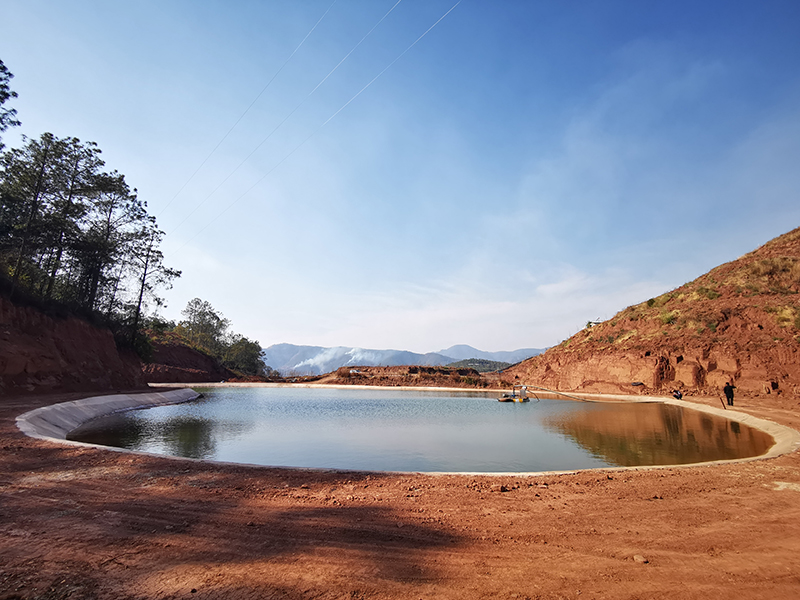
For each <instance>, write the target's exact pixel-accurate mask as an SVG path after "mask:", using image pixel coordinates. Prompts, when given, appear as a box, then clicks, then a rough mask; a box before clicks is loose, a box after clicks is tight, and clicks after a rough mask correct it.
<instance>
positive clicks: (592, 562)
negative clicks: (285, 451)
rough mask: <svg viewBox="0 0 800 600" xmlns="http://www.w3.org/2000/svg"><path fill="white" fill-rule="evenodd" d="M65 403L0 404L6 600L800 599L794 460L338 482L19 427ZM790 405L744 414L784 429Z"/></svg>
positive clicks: (0, 569) (799, 473) (0, 560)
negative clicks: (41, 409)
mask: <svg viewBox="0 0 800 600" xmlns="http://www.w3.org/2000/svg"><path fill="white" fill-rule="evenodd" d="M74 398H75V396H74V395H72V396H66V395H62V396H60V397H25V398H4V399H3V401H2V402H0V449H2V451H0V493H1V494H2V496H1V497H2V505H1V506H0V536H2V540H3V542H2V544H0V598H4V599H12V598H13V599H16V600H34V599H39V600H66V599H67V598H81V599H96V600H112V599H113V600H141V599H143V598H148V599H156V600H159V599H160V600H172V599H178V598H193V599H217V598H226V599H230V600H240V599H241V600H244V599H249V598H284V599H289V600H300V599H311V598H314V599H318V600H328V599H330V600H333V599H339V598H370V599H379V600H388V599H400V598H402V599H407V598H426V599H427V598H437V599H438V598H453V599H461V598H475V599H482V598H483V599H487V600H488V599H490V598H491V599H492V600H494V599H497V598H499V599H502V600H511V599H525V598H528V599H537V598H538V599H550V598H553V599H555V598H565V599H571V600H581V599H583V598H596V599H598V600H599V599H617V598H623V599H633V598H643V599H644V598H647V599H657V598H659V599H660V598H682V599H689V600H695V599H696V600H709V599H717V598H720V599H721V598H729V597H731V595H732V594H733V595H734V596H735V597H737V598H742V599H756V598H775V599H790V598H791V599H794V598H797V593H798V590H799V589H800V578H798V573H800V558H799V557H800V456H798V454H797V453H792V454H788V455H784V456H780V457H777V458H774V459H770V460H761V461H754V462H747V463H738V464H727V465H718V466H705V467H690V468H666V469H659V470H628V471H610V470H606V471H584V472H579V473H572V474H563V475H553V474H542V475H536V476H531V477H525V476H501V477H489V476H471V475H463V476H460V475H447V476H430V475H421V474H405V473H358V472H350V473H336V472H329V471H314V470H292V469H279V468H258V467H246V466H237V465H225V464H213V463H205V462H201V461H186V460H172V459H167V458H159V457H154V456H146V455H142V454H129V453H121V452H111V451H108V450H102V449H97V448H89V447H77V446H64V445H59V444H56V443H51V442H46V441H42V440H36V439H32V438H27V437H25V436H24V435H22V434H21V433H20V432H19V430H17V428H16V427H15V425H14V417H15V416H17V415H18V414H20V413H22V412H25V411H26V410H30V409H32V408H35V407H37V406H41V405H45V404H51V403H54V402H57V401H64V400H71V399H74ZM789 400H790V399H789V398H788V395H785V394H784V395H782V396H780V397H779V396H772V397H770V401H776V402H777V403H776V404H774V405H771V406H763V405H761V404H759V403H755V402H747V401H745V402H742V403H740V405H739V406H738V407H737V409H738V410H743V411H745V412H748V413H751V414H754V415H756V416H759V417H765V418H770V419H773V420H776V421H779V422H782V423H785V424H787V425H789V426H793V427H795V428H796V427H798V425H800V418H799V417H798V416H797V415H798V413H797V411H796V409H795V408H794V402H790V401H789ZM794 400H795V401H796V399H794ZM701 401H704V402H708V403H711V404H716V399H714V398H710V399H706V400H701ZM505 408H513V407H505Z"/></svg>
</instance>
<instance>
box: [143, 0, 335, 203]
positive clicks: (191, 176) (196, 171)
mask: <svg viewBox="0 0 800 600" xmlns="http://www.w3.org/2000/svg"><path fill="white" fill-rule="evenodd" d="M334 4H336V0H333V2H331V5H330V6H329V7H328V10H326V11H325V12H324V13H323V14H322V16H321V17H320V18H319V19H318V20H317V22H316V23H314V26H313V27H312V28H311V29H310V30H309V31H308V33H307V34H306V36H305V37H304V38H303V39H302V41H301V42H300V43H299V44H298V45H297V47H296V48H295V49H294V51H293V52H292V53H291V54H290V55H289V57H288V58H287V59H286V60H285V61H283V64H282V65H281V66H280V68H279V69H278V70H277V71H275V73H274V75H273V76H272V78H271V79H270V80H269V81H268V82H267V85H265V86H264V87H263V88H262V90H261V91H260V92H259V93H258V95H257V96H256V97H255V98H254V99H253V101H252V102H251V103H250V106H248V107H247V108H246V109H245V110H244V112H243V113H242V114H241V115H239V118H238V119H236V122H235V123H234V124H233V125H231V128H230V129H228V132H227V133H226V134H225V135H223V136H222V139H221V140H220V141H219V142H217V145H216V146H214V148H213V149H212V150H211V152H209V153H208V156H206V157H205V158H204V159H203V162H201V163H200V166H198V167H197V168H196V169H195V170H194V173H192V174H191V175H190V176H189V179H187V180H186V181H185V182H184V184H183V185H182V186H181V187H180V189H179V190H178V191H177V192H175V195H174V196H173V197H172V198H171V199H170V200H169V202H167V203H166V204H165V205H164V207H163V208H162V209H161V211H160V212H159V213H158V215H157V216H159V217H160V216H161V215H162V214H164V211H165V210H167V208H168V207H169V205H170V204H172V203H173V201H174V200H175V198H177V197H178V196H179V195H180V193H181V192H182V191H183V190H184V188H185V187H186V186H187V185H189V182H191V181H192V179H194V176H195V175H197V174H198V173H199V172H200V169H202V168H203V167H204V166H205V164H206V163H207V162H208V160H209V159H210V158H211V157H212V156H213V155H214V153H215V152H216V151H217V149H218V148H219V147H220V146H221V145H222V142H224V141H225V140H226V139H228V136H229V135H230V134H231V132H232V131H233V130H234V129H236V126H237V125H238V124H239V122H240V121H241V120H242V119H244V117H245V115H246V114H247V113H248V112H250V109H251V108H253V105H255V103H256V102H258V99H259V98H261V96H262V95H263V94H264V92H266V91H267V88H269V86H270V85H272V82H273V81H275V78H276V77H277V76H278V75H280V73H281V71H283V68H284V67H285V66H286V65H287V64H288V63H289V61H290V60H292V58H293V57H294V55H295V54H297V51H298V50H300V48H301V47H302V46H303V44H305V43H306V40H307V39H308V38H309V37H310V36H311V34H312V33H314V30H315V29H316V28H317V25H319V24H320V23H321V22H322V19H324V18H325V17H326V16H327V14H328V13H329V12H330V11H331V9H332V8H333V5H334Z"/></svg>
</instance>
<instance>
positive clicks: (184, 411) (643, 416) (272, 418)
mask: <svg viewBox="0 0 800 600" xmlns="http://www.w3.org/2000/svg"><path fill="white" fill-rule="evenodd" d="M196 389H197V390H198V391H201V392H203V394H204V396H203V397H202V398H201V399H199V400H196V401H193V402H190V403H186V404H177V405H171V406H161V407H157V408H150V409H147V410H135V411H129V412H126V413H119V414H115V415H109V416H106V417H101V418H99V419H95V420H93V421H91V422H89V423H87V424H85V425H83V426H82V427H80V428H79V429H77V430H75V431H74V432H72V433H71V434H70V436H69V439H72V440H77V441H81V442H88V443H93V444H101V445H105V446H114V447H119V448H126V449H129V450H138V451H143V452H152V453H156V454H164V455H169V456H181V457H189V458H202V459H209V460H216V461H225V462H238V463H250V464H258V465H267V466H285V467H310V468H321V469H349V470H366V471H420V472H442V471H446V472H482V473H498V472H535V471H563V470H575V469H591V468H602V467H620V466H641V465H672V464H689V463H696V462H705V461H712V460H724V459H736V458H746V457H751V456H758V455H761V454H764V453H765V452H766V451H767V450H768V449H769V448H770V447H771V446H772V444H773V442H774V441H773V439H772V437H771V436H769V435H768V434H766V433H764V432H762V431H760V430H757V429H754V428H751V427H749V426H747V425H745V424H743V423H739V422H737V421H732V420H728V419H723V418H720V417H715V416H712V415H709V414H706V413H702V412H700V411H694V410H690V409H684V408H681V407H678V406H673V405H669V404H662V403H657V402H653V403H596V402H576V401H570V400H556V399H545V398H542V399H541V400H539V401H537V400H536V399H535V398H534V399H532V400H531V402H526V403H500V402H498V401H497V395H496V394H494V395H490V394H480V393H469V392H452V393H451V392H431V391H411V392H409V391H392V390H383V389H376V390H365V389H314V388H284V387H277V388H258V387H253V388H244V387H243V388H213V389H201V388H196Z"/></svg>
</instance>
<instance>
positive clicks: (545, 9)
mask: <svg viewBox="0 0 800 600" xmlns="http://www.w3.org/2000/svg"><path fill="white" fill-rule="evenodd" d="M454 5H455V0H424V1H423V0H402V1H401V2H399V3H397V0H386V1H383V0H371V1H367V0H360V1H356V0H338V1H337V2H335V3H332V0H322V1H313V0H306V1H294V2H290V1H288V0H287V1H276V2H257V1H251V2H244V1H242V2H222V1H220V2H210V1H183V2H179V1H163V0H162V1H158V2H156V1H152V2H150V1H139V2H130V3H122V2H118V3H115V2H103V1H96V2H80V1H73V2H69V1H42V0H24V1H21V0H20V1H17V0H0V12H2V14H3V18H2V20H0V58H2V60H3V61H4V62H5V64H6V66H7V67H8V68H9V69H10V70H11V71H12V72H13V73H14V75H15V78H14V79H13V80H12V87H13V89H14V90H16V91H17V92H18V94H19V98H18V99H16V100H15V101H14V102H13V104H12V106H13V107H15V108H17V110H18V117H19V119H20V120H21V121H22V123H23V125H22V127H19V128H16V129H14V130H11V131H7V132H6V134H5V136H4V140H5V142H6V145H7V146H11V147H13V146H15V145H17V144H18V143H19V136H20V135H21V134H26V135H28V136H38V135H39V134H41V133H42V132H45V131H51V132H53V133H54V134H56V135H58V136H75V137H78V138H80V139H82V140H87V141H95V142H97V143H98V144H99V146H100V148H101V149H102V150H103V156H104V158H105V160H106V163H107V166H108V167H109V168H113V169H118V170H119V171H120V172H122V173H124V174H125V176H126V178H127V180H128V182H129V183H130V184H131V185H132V186H134V187H136V188H137V189H138V190H139V194H140V197H141V198H143V199H144V200H146V201H147V203H148V205H149V208H150V211H151V213H152V214H155V215H156V216H157V217H158V222H159V224H160V226H161V228H162V229H163V230H164V231H165V232H166V233H167V236H166V239H165V242H164V251H165V254H166V262H167V264H168V265H170V266H172V267H175V268H178V269H180V270H182V271H183V276H182V277H181V279H180V280H178V281H177V282H176V284H175V286H174V288H173V289H172V290H171V291H169V292H166V293H165V296H166V299H167V301H168V308H167V309H165V310H164V315H165V316H167V317H169V318H180V310H181V309H182V308H183V307H184V306H185V305H186V303H187V302H188V301H189V300H190V299H192V298H194V297H200V298H203V299H204V300H208V301H209V302H211V304H212V305H213V306H214V307H216V308H217V309H218V310H220V311H221V312H222V313H223V314H224V315H225V316H226V317H228V318H229V319H231V320H232V322H233V328H234V329H235V330H236V331H238V332H241V333H243V334H245V335H247V336H248V337H250V338H254V339H258V340H259V341H260V342H261V343H262V345H264V346H268V345H270V344H273V343H279V342H289V343H295V344H313V345H323V346H334V345H345V346H361V347H369V348H397V349H404V350H412V351H418V352H426V351H435V350H439V349H442V348H445V347H448V346H450V345H452V344H458V343H466V344H470V345H473V346H476V347H478V348H481V349H484V350H510V349H514V348H520V347H545V346H550V345H553V344H557V343H558V342H560V341H561V340H563V339H565V338H566V337H569V336H570V335H572V334H573V333H575V332H576V331H577V330H579V329H580V328H581V327H582V326H583V325H584V324H585V323H586V321H588V320H590V319H592V320H593V319H597V318H600V319H605V318H609V317H611V316H612V315H613V314H615V313H616V312H617V311H619V310H621V309H623V308H625V307H626V306H628V305H630V304H634V303H637V302H641V301H643V300H647V299H648V298H650V297H652V296H655V295H658V294H660V293H663V292H665V291H667V290H669V289H672V288H674V287H677V286H679V285H681V284H683V283H685V282H686V281H689V280H691V279H694V278H695V277H697V276H698V275H700V274H702V273H704V272H706V271H707V270H709V269H710V268H712V267H714V266H716V265H718V264H720V263H722V262H725V261H729V260H732V259H735V258H736V257H738V256H740V255H742V254H744V253H746V252H748V251H750V250H752V249H754V248H756V247H757V246H759V245H761V244H762V243H764V242H766V241H768V240H769V239H771V238H773V237H775V236H777V235H780V234H781V233H784V232H786V231H789V230H791V229H793V228H795V227H797V226H798V225H800V201H798V199H799V197H800V194H799V192H800V168H798V162H799V161H798V158H799V157H800V35H797V32H798V31H800V3H797V2H795V1H787V2H777V1H763V2H736V1H732V0H726V1H710V0H709V1H704V2H696V1H693V2H682V1H670V2H661V3H656V2H640V1H633V0H631V1H617V2H614V1H602V2H601V1H594V0H592V1H588V0H587V1H580V0H575V1H570V2H567V1H563V2H558V1H555V0H551V1H547V2H535V1H529V2H522V1H517V2H514V1H507V2H502V3H498V2H489V1H488V0H463V1H462V2H460V3H459V4H458V5H457V6H455V8H453V9H452V11H451V12H449V13H448V14H447V16H445V17H444V18H443V19H442V20H441V21H439V22H438V24H436V25H435V27H433V29H430V30H429V28H430V27H431V26H432V25H434V24H435V23H437V21H438V20H439V19H440V18H441V17H442V16H443V15H445V14H446V13H447V12H448V10H450V9H451V8H452V7H453V6H454ZM393 6H394V9H393V10H391V12H389V11H390V9H392V7H393ZM387 12H388V15H387ZM323 15H324V16H323ZM384 16H385V18H383V17H384ZM320 18H322V19H321V20H320ZM382 18H383V20H382V21H381V19H382ZM315 24H316V27H315ZM376 24H377V26H376ZM373 27H374V30H372V28H373ZM312 29H313V31H312ZM370 30H372V32H371V33H370V34H369V35H368V36H367V37H366V38H364V36H365V35H367V33H368V32H370ZM428 30H429V31H428ZM426 31H428V33H427V34H425V32H426ZM309 32H310V34H309ZM423 34H425V35H424V37H422V38H421V39H419V38H420V36H422V35H423ZM306 36H308V37H306ZM304 38H305V41H303V40H304ZM362 39H363V41H362V42H361V43H360V44H359V41H360V40H362ZM417 40H418V41H417ZM415 41H416V43H414V42H415ZM412 44H413V45H412ZM295 50H296V52H295ZM351 51H352V53H351V54H349V55H348V53H350V52H351ZM293 52H294V54H293ZM343 58H345V60H344V61H343V62H341V64H340V65H339V66H338V68H336V67H337V64H339V63H340V61H342V59H343ZM287 59H288V62H287ZM387 67H388V68H387ZM334 68H335V70H334ZM332 70H333V72H332V73H331V71H332ZM326 76H328V77H327V79H325V78H326ZM376 77H377V79H376ZM323 80H324V82H323V83H322V84H321V85H319V87H318V88H316V89H315V87H316V86H317V85H318V84H320V82H322V81H323ZM270 82H271V83H270ZM268 83H269V85H267V84H268ZM265 86H266V88H265ZM365 86H366V88H365ZM362 90H363V91H362ZM312 91H313V93H312ZM359 92H360V93H359ZM259 94H260V95H259ZM251 105H252V106H251ZM248 107H250V108H249V110H248ZM340 109H341V110H340ZM243 115H244V116H243ZM287 117H288V118H287ZM331 117H332V118H331ZM240 118H241V120H239V119H240ZM237 120H238V123H237ZM234 124H236V126H235V127H233V126H234ZM231 127H233V129H232V130H231ZM229 131H230V133H229V134H228V135H227V137H225V136H226V133H228V132H229ZM223 138H224V141H222V143H221V144H220V141H221V140H223ZM217 144H219V146H218V148H217V149H216V150H215V151H214V152H213V153H212V150H214V148H215V147H216V146H217ZM206 159H207V160H206ZM204 161H205V163H204ZM201 165H202V166H201ZM198 168H199V170H198ZM195 171H197V173H196V175H194V176H193V173H195Z"/></svg>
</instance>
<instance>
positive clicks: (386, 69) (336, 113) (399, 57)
mask: <svg viewBox="0 0 800 600" xmlns="http://www.w3.org/2000/svg"><path fill="white" fill-rule="evenodd" d="M461 1H462V0H458V2H456V3H455V4H454V5H453V6H451V7H450V10H448V11H447V12H446V13H444V14H443V15H442V16H441V17H439V19H438V20H437V21H436V22H435V23H434V24H433V25H431V26H430V27H428V29H426V30H425V32H424V33H423V34H422V35H420V36H419V37H418V38H417V39H416V40H414V41H413V42H412V43H411V44H410V45H409V46H408V47H407V48H406V49H405V50H403V51H402V52H401V53H400V54H398V55H397V57H396V58H395V59H394V60H393V61H392V62H390V63H389V64H388V65H387V66H386V67H385V68H384V69H383V70H382V71H381V72H380V73H378V74H377V75H376V76H375V77H373V78H372V79H371V80H370V81H369V83H367V84H366V85H365V86H364V87H362V88H361V89H360V90H359V91H358V92H356V93H355V94H354V95H353V96H352V97H351V98H350V99H349V100H348V101H347V102H345V103H344V104H343V105H342V106H341V107H340V108H339V110H337V111H336V112H334V113H333V114H332V115H331V116H330V117H328V118H327V119H326V120H325V121H324V122H323V123H322V124H321V125H320V126H319V127H317V128H316V129H315V130H314V131H313V132H312V133H311V134H310V135H309V136H308V137H306V138H305V139H304V140H303V141H302V142H300V143H299V144H298V145H297V146H295V147H294V148H293V149H292V150H291V151H290V152H289V153H288V154H286V156H284V157H283V158H282V159H281V160H279V161H278V162H277V163H276V164H275V165H273V166H272V168H271V169H270V170H269V171H267V172H266V173H265V174H264V175H263V176H262V177H261V178H259V179H258V181H256V182H255V183H254V184H253V185H251V186H250V187H249V188H247V190H245V191H244V192H243V193H242V194H240V195H239V196H238V197H237V198H236V199H235V200H233V201H232V202H231V203H230V204H228V206H226V207H225V208H224V209H222V211H221V212H220V213H219V214H217V216H216V217H215V218H214V219H213V220H212V221H210V222H209V223H207V224H206V225H205V226H203V227H202V228H201V229H199V230H198V231H197V232H196V233H195V234H194V235H193V236H192V237H191V238H189V239H188V240H186V242H184V244H183V245H182V246H180V247H179V248H178V249H177V250H176V251H175V252H174V253H173V254H177V253H178V252H180V251H181V250H183V249H184V248H185V247H186V246H187V245H188V244H189V242H191V241H192V240H194V239H195V238H196V237H197V236H199V235H200V234H201V233H202V232H203V231H205V230H206V229H208V228H209V227H210V226H211V224H212V223H214V222H216V221H217V219H219V218H220V217H221V216H222V215H224V214H225V213H226V212H228V210H230V209H231V208H232V207H233V205H234V204H236V203H237V202H239V200H241V199H242V198H244V197H245V196H246V195H247V194H249V193H250V192H251V191H252V190H253V189H254V188H255V187H256V186H258V185H259V184H260V183H261V182H262V181H264V180H265V179H266V178H267V177H269V176H270V175H271V174H272V173H273V172H274V171H275V169H277V168H278V167H279V166H281V165H282V164H283V163H284V162H286V161H287V160H288V159H289V158H290V157H291V156H292V155H293V154H294V153H295V152H297V151H298V150H299V149H300V148H302V147H303V146H304V145H305V144H306V143H307V142H308V141H309V140H310V139H311V138H312V137H314V136H315V135H316V134H317V133H319V131H320V130H321V129H322V128H323V127H325V125H327V124H328V123H329V122H330V121H331V120H333V119H334V117H336V115H338V114H339V113H340V112H342V111H343V110H344V109H345V108H347V106H349V105H350V104H351V103H352V102H353V101H354V100H355V99H356V98H358V97H359V96H360V95H361V94H362V93H363V92H364V91H365V90H366V89H367V88H369V87H370V86H371V85H372V84H373V83H375V81H376V80H377V79H378V78H379V77H381V75H383V74H384V73H385V72H386V71H388V70H389V69H390V68H391V67H392V65H394V64H395V63H396V62H397V61H398V60H400V59H401V58H402V57H403V56H405V55H406V54H407V53H408V52H409V50H411V49H412V48H413V47H414V46H416V45H417V43H418V42H419V41H420V40H421V39H422V38H424V37H425V36H426V35H428V33H430V32H431V30H432V29H433V28H434V27H436V26H437V25H438V24H439V23H441V21H442V20H443V19H444V18H445V17H446V16H447V15H449V14H450V13H451V12H453V10H455V8H456V7H457V6H458V5H459V4H461ZM398 3H399V2H398ZM395 6H397V5H395ZM392 9H394V7H392ZM390 12H391V11H390ZM387 14H388V13H387ZM359 43H360V42H359ZM245 160H246V159H245ZM240 166H241V165H240ZM237 168H238V167H237ZM212 193H213V192H212Z"/></svg>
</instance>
